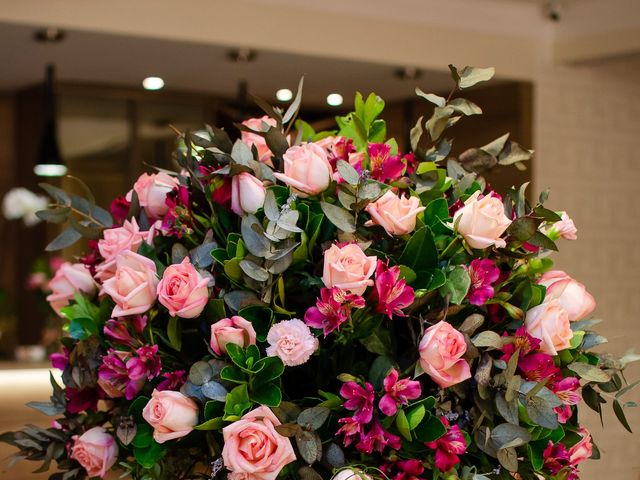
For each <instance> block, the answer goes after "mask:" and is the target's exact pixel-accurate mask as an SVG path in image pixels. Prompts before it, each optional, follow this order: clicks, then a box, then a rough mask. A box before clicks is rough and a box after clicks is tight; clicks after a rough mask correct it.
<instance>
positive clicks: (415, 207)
mask: <svg viewBox="0 0 640 480" xmlns="http://www.w3.org/2000/svg"><path fill="white" fill-rule="evenodd" d="M365 210H366V212H367V213H368V214H369V215H371V220H369V221H368V222H367V223H365V225H367V226H370V225H373V224H375V225H380V226H381V227H382V228H384V229H385V230H386V231H387V233H388V234H389V235H406V234H407V233H410V232H413V231H414V230H415V228H416V217H417V216H418V214H419V213H421V212H423V211H424V210H425V207H421V206H420V199H418V197H413V196H409V197H404V196H402V195H400V196H398V195H396V194H395V193H394V192H393V191H391V190H387V191H386V193H385V194H384V195H382V196H381V197H380V198H379V199H378V200H376V201H375V202H373V203H370V204H369V205H367V206H366V207H365Z"/></svg>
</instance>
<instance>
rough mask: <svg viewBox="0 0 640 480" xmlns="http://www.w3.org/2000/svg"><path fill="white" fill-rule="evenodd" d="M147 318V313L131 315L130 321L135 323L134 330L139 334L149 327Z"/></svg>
mask: <svg viewBox="0 0 640 480" xmlns="http://www.w3.org/2000/svg"><path fill="white" fill-rule="evenodd" d="M147 320H148V318H147V316H146V315H133V316H132V317H129V322H130V323H131V325H133V330H134V331H135V332H136V333H138V334H141V333H142V332H144V329H145V328H146V327H147Z"/></svg>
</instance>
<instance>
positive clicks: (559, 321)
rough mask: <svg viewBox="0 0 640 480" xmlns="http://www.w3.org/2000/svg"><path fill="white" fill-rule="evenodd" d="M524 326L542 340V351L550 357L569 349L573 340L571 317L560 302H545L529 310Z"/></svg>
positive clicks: (530, 333)
mask: <svg viewBox="0 0 640 480" xmlns="http://www.w3.org/2000/svg"><path fill="white" fill-rule="evenodd" d="M524 326H525V327H526V329H527V332H529V335H531V336H532V337H535V338H537V339H539V340H540V351H541V352H544V353H548V354H549V355H557V354H558V350H564V349H565V348H569V346H570V342H571V338H573V332H572V331H571V325H570V322H569V315H568V314H567V311H566V310H565V309H564V308H562V305H561V304H560V301H559V300H545V301H544V302H543V303H541V304H540V305H538V306H536V307H533V308H531V309H529V310H527V314H526V317H525V319H524Z"/></svg>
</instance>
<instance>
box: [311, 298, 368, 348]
mask: <svg viewBox="0 0 640 480" xmlns="http://www.w3.org/2000/svg"><path fill="white" fill-rule="evenodd" d="M362 307H364V298H362V297H361V296H360V295H354V294H348V293H346V292H345V291H344V290H341V289H340V288H338V287H333V288H323V289H322V290H320V298H318V299H317V300H316V306H315V307H311V308H309V309H308V310H307V311H306V313H305V314H304V322H305V323H306V324H307V325H309V326H310V327H312V328H321V329H322V330H323V332H324V336H325V337H326V336H327V335H329V334H330V333H331V332H333V331H334V330H336V329H338V328H340V325H342V324H343V323H344V322H346V321H347V320H348V319H349V316H350V315H351V309H352V308H362Z"/></svg>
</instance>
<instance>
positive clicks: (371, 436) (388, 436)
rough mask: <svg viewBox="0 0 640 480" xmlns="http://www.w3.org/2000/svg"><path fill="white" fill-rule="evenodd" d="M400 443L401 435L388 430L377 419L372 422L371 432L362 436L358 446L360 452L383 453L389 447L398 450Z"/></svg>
mask: <svg viewBox="0 0 640 480" xmlns="http://www.w3.org/2000/svg"><path fill="white" fill-rule="evenodd" d="M400 445H401V443H400V437H398V436H397V435H393V434H392V433H389V432H387V431H386V430H385V429H384V428H382V425H381V424H380V422H379V421H378V420H377V419H376V420H374V421H373V423H372V424H371V428H370V429H369V432H367V433H366V434H365V435H363V436H362V438H361V440H360V441H359V442H358V444H357V445H356V448H357V449H358V450H359V451H360V452H363V453H368V454H371V453H372V452H374V451H376V452H379V453H382V452H383V451H384V449H385V448H387V447H390V448H392V449H394V450H398V449H399V448H400Z"/></svg>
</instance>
